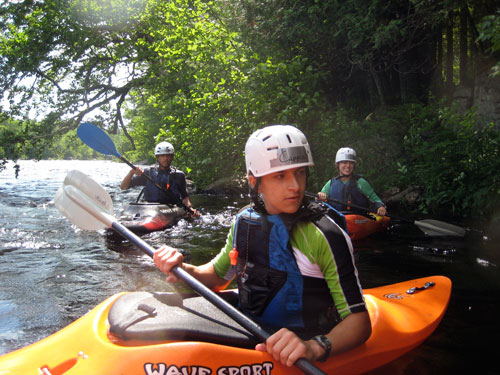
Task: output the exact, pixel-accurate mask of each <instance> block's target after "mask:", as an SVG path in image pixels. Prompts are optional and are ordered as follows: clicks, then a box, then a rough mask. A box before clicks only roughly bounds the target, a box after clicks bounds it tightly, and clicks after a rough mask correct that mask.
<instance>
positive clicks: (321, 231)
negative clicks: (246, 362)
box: [154, 125, 371, 366]
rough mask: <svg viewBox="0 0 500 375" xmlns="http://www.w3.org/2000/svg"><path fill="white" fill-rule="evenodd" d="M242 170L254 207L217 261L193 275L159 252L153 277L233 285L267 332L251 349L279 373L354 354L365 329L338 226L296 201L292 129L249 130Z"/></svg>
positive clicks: (170, 251)
mask: <svg viewBox="0 0 500 375" xmlns="http://www.w3.org/2000/svg"><path fill="white" fill-rule="evenodd" d="M245 161H246V169H247V179H248V184H249V187H250V195H251V199H252V203H253V204H252V205H251V206H250V207H248V208H246V209H244V210H242V211H241V212H240V213H238V215H237V216H236V218H235V221H234V223H233V225H232V227H231V229H230V232H229V235H228V238H227V241H226V245H225V246H224V247H223V248H222V250H221V251H220V253H219V254H218V255H217V256H216V257H215V258H214V259H213V260H211V261H210V262H208V263H206V264H203V265H200V266H194V265H191V264H187V263H184V262H183V255H182V253H180V252H178V251H177V250H176V249H174V248H171V247H168V246H164V247H162V248H161V249H159V250H158V251H157V252H156V253H155V255H154V261H155V263H156V265H157V267H158V268H159V269H160V270H161V271H163V272H164V273H165V274H167V275H168V276H167V279H166V280H167V282H176V281H178V279H177V277H176V276H175V275H174V274H171V273H170V271H171V270H172V268H173V267H174V266H180V267H182V268H183V269H184V270H186V271H187V272H189V273H190V274H191V275H193V276H194V277H196V278H197V279H198V280H199V281H201V282H203V283H204V284H205V285H207V286H208V287H210V288H211V289H213V290H221V289H224V288H225V287H227V286H228V285H229V283H230V282H231V281H232V280H234V279H236V282H237V285H238V291H239V293H238V295H239V306H240V308H241V309H242V310H243V312H244V313H245V314H246V315H248V316H249V317H250V318H251V319H253V320H254V321H256V322H257V323H259V324H260V325H261V326H262V327H263V328H265V329H267V330H268V331H270V332H274V333H273V334H272V335H271V336H270V337H269V338H268V339H267V340H266V342H265V343H260V344H257V345H256V347H255V349H256V350H259V351H267V352H269V353H270V354H271V355H272V357H273V358H274V359H275V360H276V361H279V362H281V363H282V364H284V365H286V366H292V365H293V364H294V363H295V361H296V360H297V359H299V358H302V357H304V358H307V359H308V360H310V361H316V360H317V361H323V360H326V359H327V358H328V357H329V356H331V355H335V354H339V353H342V352H344V351H346V350H349V349H352V348H353V347H356V346H358V345H360V344H362V343H363V342H365V341H366V340H367V339H368V337H369V336H370V334H371V324H370V317H369V315H368V312H367V309H366V305H365V302H364V298H363V291H362V289H361V284H360V281H359V279H358V273H357V271H356V267H355V262H354V257H353V251H352V244H351V240H350V239H349V236H348V235H347V233H346V232H345V230H344V228H345V220H344V217H343V216H342V215H340V214H339V213H338V212H337V211H335V210H333V209H331V208H329V207H328V206H326V205H324V204H323V203H319V202H315V201H307V200H304V192H305V188H306V182H307V176H308V169H309V167H312V166H313V165H314V163H313V158H312V154H311V150H310V147H309V144H308V142H307V139H306V137H305V136H304V134H303V133H302V132H301V131H300V130H299V129H297V128H295V127H293V126H290V125H272V126H268V127H265V128H263V129H260V130H257V131H255V132H254V133H253V134H252V135H251V136H250V137H249V139H248V141H247V143H246V147H245Z"/></svg>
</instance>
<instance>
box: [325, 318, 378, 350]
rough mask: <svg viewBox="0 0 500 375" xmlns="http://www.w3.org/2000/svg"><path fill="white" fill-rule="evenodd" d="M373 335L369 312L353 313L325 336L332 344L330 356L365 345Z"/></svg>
mask: <svg viewBox="0 0 500 375" xmlns="http://www.w3.org/2000/svg"><path fill="white" fill-rule="evenodd" d="M370 335H371V323H370V316H369V315H368V312H366V311H365V312H359V313H353V314H350V315H349V316H347V317H346V318H345V319H344V320H343V321H342V322H340V323H339V324H337V325H336V326H335V327H334V328H333V329H332V330H331V331H330V332H329V333H328V334H326V335H325V336H326V337H328V339H330V342H331V343H332V350H331V352H330V355H331V356H332V355H336V354H340V353H343V352H345V351H347V350H350V349H352V348H355V347H357V346H359V345H361V344H362V343H364V342H365V341H366V340H368V338H369V337H370Z"/></svg>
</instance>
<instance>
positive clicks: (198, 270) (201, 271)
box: [182, 263, 230, 291]
mask: <svg viewBox="0 0 500 375" xmlns="http://www.w3.org/2000/svg"><path fill="white" fill-rule="evenodd" d="M182 268H183V269H184V270H185V271H186V272H188V273H189V274H190V275H191V276H193V277H194V278H196V279H197V280H198V281H200V282H201V283H202V284H203V285H205V286H206V287H207V288H209V289H212V290H214V291H219V290H223V289H225V288H226V287H227V286H228V285H229V283H230V281H227V280H224V279H221V278H220V277H219V276H218V275H217V273H216V272H215V270H214V267H213V265H212V263H206V264H203V265H201V266H194V265H192V264H187V263H183V264H182Z"/></svg>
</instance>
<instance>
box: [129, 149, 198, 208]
mask: <svg viewBox="0 0 500 375" xmlns="http://www.w3.org/2000/svg"><path fill="white" fill-rule="evenodd" d="M154 154H155V157H156V161H157V166H155V167H152V168H146V169H145V170H144V169H142V168H140V167H136V169H131V170H130V171H129V172H128V173H127V175H126V176H125V177H124V178H123V181H122V183H121V185H120V188H121V189H122V190H125V189H128V188H131V187H135V186H145V189H144V197H143V199H144V200H145V201H146V202H154V203H162V204H177V205H179V204H180V203H182V204H183V205H184V206H185V207H187V209H189V210H190V213H191V216H193V217H199V216H200V213H199V212H198V211H197V210H195V209H194V208H193V205H192V204H191V199H190V198H189V194H188V192H187V188H186V175H185V174H184V172H182V171H180V170H178V169H177V168H174V167H172V166H171V165H170V164H171V163H172V160H173V159H174V154H175V150H174V146H172V144H171V143H169V142H160V143H158V144H157V145H156V147H155V150H154ZM144 174H145V175H147V176H148V177H149V179H147V178H146V176H145V175H144Z"/></svg>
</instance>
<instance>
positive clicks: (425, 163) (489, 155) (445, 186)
mask: <svg viewBox="0 0 500 375" xmlns="http://www.w3.org/2000/svg"><path fill="white" fill-rule="evenodd" d="M410 121H411V122H410V124H409V125H410V126H409V131H408V135H407V136H405V138H404V149H405V152H406V160H407V163H408V164H407V169H406V172H407V173H406V174H405V176H404V180H405V182H410V181H411V183H412V184H416V185H419V186H421V187H422V188H423V196H422V200H421V206H420V208H421V210H423V211H430V212H439V211H445V212H446V211H451V212H452V213H454V214H456V215H462V216H470V217H474V216H475V215H481V214H485V213H491V212H493V210H494V209H496V208H498V205H499V203H500V189H499V188H498V186H500V176H499V175H498V173H497V171H498V170H499V168H500V158H499V156H500V133H499V132H498V129H497V128H496V127H495V126H494V125H493V124H484V123H482V122H481V121H480V120H479V119H478V118H477V116H476V115H475V112H474V111H468V112H466V113H464V114H460V113H459V112H458V111H457V109H456V108H454V107H446V106H443V105H435V106H429V107H421V108H417V110H416V111H414V113H412V116H411V118H410Z"/></svg>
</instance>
